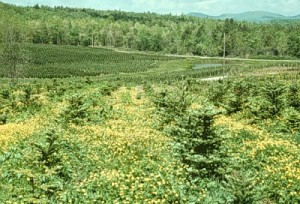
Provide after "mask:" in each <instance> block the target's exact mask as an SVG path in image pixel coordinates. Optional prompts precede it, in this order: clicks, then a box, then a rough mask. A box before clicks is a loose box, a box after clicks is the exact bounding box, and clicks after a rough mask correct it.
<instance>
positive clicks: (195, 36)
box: [0, 3, 300, 58]
mask: <svg viewBox="0 0 300 204" xmlns="http://www.w3.org/2000/svg"><path fill="white" fill-rule="evenodd" d="M0 11H1V14H0V18H2V19H3V21H2V23H1V24H0V26H2V27H3V28H6V27H7V23H6V19H11V18H12V17H14V21H16V24H18V25H20V27H19V28H18V29H19V30H20V31H22V32H20V34H21V36H22V37H21V39H22V40H23V41H25V42H28V43H43V44H58V45H84V46H108V47H122V48H128V49H132V50H140V51H154V52H162V53H170V54H193V55H200V56H211V57H217V56H223V36H224V33H225V34H226V56H230V57H269V58H270V57H274V58H286V57H291V58H300V33H299V32H300V21H285V22H272V23H265V24H259V23H251V22H239V21H234V20H233V19H226V20H212V19H199V18H196V17H190V16H185V15H181V16H172V15H171V14H169V15H159V14H155V13H132V12H122V11H97V10H93V9H77V8H64V7H61V6H60V7H54V8H52V7H48V6H39V5H36V6H33V7H18V6H12V5H9V4H4V3H0ZM1 30H3V29H1ZM2 35H3V34H2ZM2 39H3V38H2Z"/></svg>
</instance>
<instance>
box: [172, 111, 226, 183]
mask: <svg viewBox="0 0 300 204" xmlns="http://www.w3.org/2000/svg"><path fill="white" fill-rule="evenodd" d="M218 114H219V112H218V111H216V110H215V109H214V108H213V107H212V106H208V107H205V108H204V109H201V110H194V111H190V112H188V113H187V114H185V115H184V116H183V117H182V118H178V119H177V121H176V126H175V127H173V129H172V130H171V135H172V136H173V137H174V140H175V145H174V147H175V152H176V153H177V154H178V156H179V157H180V158H181V159H182V161H183V162H184V163H186V164H188V165H189V166H190V168H189V172H190V173H191V175H193V176H209V177H214V176H220V171H219V170H220V168H221V167H222V166H223V165H224V158H222V156H224V155H221V153H220V151H219V150H220V147H221V144H222V140H223V139H222V136H221V135H220V134H217V133H216V131H215V128H214V127H213V123H214V119H215V116H216V115H218Z"/></svg>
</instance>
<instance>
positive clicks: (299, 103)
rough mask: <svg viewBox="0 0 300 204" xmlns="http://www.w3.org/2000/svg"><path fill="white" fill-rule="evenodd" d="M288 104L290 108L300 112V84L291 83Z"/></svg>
mask: <svg viewBox="0 0 300 204" xmlns="http://www.w3.org/2000/svg"><path fill="white" fill-rule="evenodd" d="M287 103H288V105H289V106H291V107H294V108H295V109H296V110H298V111H300V84H299V82H298V83H291V84H290V86H289V87H288V96H287Z"/></svg>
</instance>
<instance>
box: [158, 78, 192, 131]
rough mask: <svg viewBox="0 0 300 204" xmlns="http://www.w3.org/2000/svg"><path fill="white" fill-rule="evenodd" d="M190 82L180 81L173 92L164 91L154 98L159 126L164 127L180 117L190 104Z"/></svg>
mask: <svg viewBox="0 0 300 204" xmlns="http://www.w3.org/2000/svg"><path fill="white" fill-rule="evenodd" d="M189 88H190V80H186V81H182V82H181V85H180V87H179V88H176V89H175V90H164V91H161V92H159V93H158V94H157V95H155V96H154V98H153V102H154V105H155V106H156V108H157V110H158V113H159V115H160V116H161V120H162V121H161V125H162V126H165V125H168V124H170V123H172V122H174V121H175V120H176V119H177V118H180V117H182V116H183V115H184V114H185V112H186V111H187V110H188V108H189V107H190V105H191V103H192V98H191V95H190V92H189Z"/></svg>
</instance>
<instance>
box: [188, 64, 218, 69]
mask: <svg viewBox="0 0 300 204" xmlns="http://www.w3.org/2000/svg"><path fill="white" fill-rule="evenodd" d="M221 66H223V64H220V63H204V64H195V65H194V67H193V69H194V70H198V69H203V68H209V67H221Z"/></svg>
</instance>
